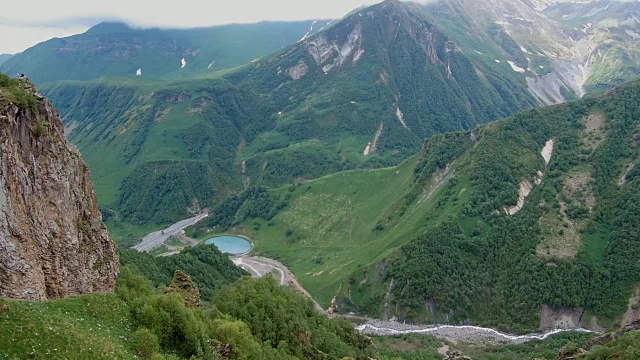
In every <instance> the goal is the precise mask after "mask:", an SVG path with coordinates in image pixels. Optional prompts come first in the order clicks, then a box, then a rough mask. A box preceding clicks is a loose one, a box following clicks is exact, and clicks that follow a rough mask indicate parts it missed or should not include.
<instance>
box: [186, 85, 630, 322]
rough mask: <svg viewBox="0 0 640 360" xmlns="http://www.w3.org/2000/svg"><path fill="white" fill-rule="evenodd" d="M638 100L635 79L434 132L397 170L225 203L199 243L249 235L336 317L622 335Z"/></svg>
mask: <svg viewBox="0 0 640 360" xmlns="http://www.w3.org/2000/svg"><path fill="white" fill-rule="evenodd" d="M639 100H640V82H638V81H636V82H633V83H630V84H628V85H623V86H619V87H616V88H613V89H612V90H611V91H609V92H607V93H606V94H602V95H598V96H587V97H585V98H583V99H582V100H579V101H574V102H570V103H567V104H563V105H559V106H552V107H545V108H540V109H536V110H530V111H526V112H522V113H518V114H516V115H514V116H512V117H509V118H506V119H504V120H499V121H497V122H494V123H490V124H486V125H480V126H478V127H476V128H475V129H473V130H471V131H459V132H452V133H446V134H442V135H435V136H433V137H431V138H430V139H428V140H427V141H426V142H425V144H424V147H423V150H422V152H421V153H420V154H419V155H418V156H416V157H412V158H410V159H409V160H407V161H405V162H403V163H402V164H400V165H398V166H396V167H390V168H385V169H377V170H354V171H345V172H339V173H336V174H332V175H329V176H325V177H322V178H319V179H315V180H309V181H304V182H300V183H299V184H294V185H287V186H283V187H280V188H276V189H273V190H270V191H268V192H267V194H266V195H265V194H256V193H255V191H254V192H253V193H249V194H245V195H242V196H237V197H232V198H229V199H228V200H227V201H225V202H223V203H222V204H220V205H219V206H217V207H216V208H214V209H212V210H211V215H210V217H209V220H208V223H206V224H202V225H201V226H200V228H198V229H195V230H190V233H192V234H194V236H201V237H204V236H210V235H207V234H208V233H207V231H214V232H215V233H222V232H232V233H237V234H242V235H244V236H247V237H249V238H251V239H252V241H253V242H254V244H255V251H256V252H258V253H261V254H265V255H266V256H270V257H273V258H277V259H279V260H280V261H282V262H283V263H285V264H287V265H288V266H289V267H290V269H291V270H292V271H293V273H294V274H295V275H296V276H297V277H298V279H299V280H300V282H301V283H302V285H303V286H304V287H305V288H306V289H307V290H308V291H309V292H310V293H311V294H312V295H313V296H314V298H315V299H317V300H318V301H319V302H320V304H321V305H322V306H324V307H330V309H332V310H335V311H339V312H347V313H350V312H354V313H356V314H361V315H367V316H371V317H376V318H382V319H397V320H399V321H407V322H417V323H440V324H442V323H445V324H446V323H448V324H468V323H471V324H482V325H484V326H492V327H499V328H503V329H509V330H510V331H516V332H520V331H537V330H541V329H553V328H556V327H567V326H569V327H587V328H592V329H601V328H603V327H604V328H614V327H615V326H616V324H624V323H626V322H628V321H630V320H633V318H634V314H636V311H637V310H636V309H635V307H634V306H633V304H634V303H635V302H636V301H637V294H636V295H634V288H635V287H636V286H637V285H638V284H639V283H640V277H638V274H640V273H639V272H638V270H639V269H638V262H637V261H636V259H637V258H638V257H639V256H640V253H639V251H640V250H639V249H640V244H639V243H638V237H637V236H636V234H637V233H638V230H639V229H638V228H637V227H638V222H637V221H636V220H635V219H637V218H638V216H640V213H639V209H640V197H638V195H637V194H640V191H639V190H640V188H639V187H640V177H638V175H639V174H640V172H639V171H638V166H637V163H638V159H639V158H640V142H639V141H638V139H639V138H640V122H639V120H638V119H640V116H638V115H640V101H639ZM209 234H210V233H209ZM635 316H637V315H635ZM558 319H569V320H567V321H565V322H563V321H564V320H563V321H560V320H558Z"/></svg>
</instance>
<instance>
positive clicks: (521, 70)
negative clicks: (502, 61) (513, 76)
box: [507, 60, 526, 73]
mask: <svg viewBox="0 0 640 360" xmlns="http://www.w3.org/2000/svg"><path fill="white" fill-rule="evenodd" d="M507 62H508V63H509V65H511V68H512V69H513V71H515V72H519V73H524V72H525V71H526V70H525V69H523V68H521V67H520V66H518V65H516V63H514V62H513V61H511V60H507Z"/></svg>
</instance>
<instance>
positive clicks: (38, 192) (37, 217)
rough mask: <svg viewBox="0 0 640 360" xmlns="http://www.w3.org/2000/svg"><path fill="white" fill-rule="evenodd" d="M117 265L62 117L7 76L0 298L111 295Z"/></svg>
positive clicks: (1, 148)
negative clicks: (92, 293) (102, 293)
mask: <svg viewBox="0 0 640 360" xmlns="http://www.w3.org/2000/svg"><path fill="white" fill-rule="evenodd" d="M118 266H119V265H118V252H117V249H116V246H115V245H114V243H113V242H112V241H111V239H110V238H109V235H108V233H107V229H106V228H105V226H104V224H103V223H102V220H101V215H100V212H99V211H98V206H97V201H96V196H95V192H94V189H93V185H92V184H91V175H90V173H89V170H88V168H87V167H86V165H85V164H84V161H83V160H82V157H81V156H80V153H79V151H78V150H77V149H76V148H75V147H74V146H73V145H71V144H69V143H67V141H66V139H65V137H64V132H63V126H62V122H61V121H60V118H59V117H58V113H57V111H55V110H54V109H53V107H52V106H51V105H50V104H49V102H48V101H47V99H45V98H43V97H42V96H41V95H39V94H38V93H37V92H36V89H35V88H34V87H33V86H32V85H31V84H30V83H29V82H28V81H26V80H14V79H9V78H8V77H6V76H2V77H0V296H2V297H9V298H19V299H29V300H45V299H55V298H61V297H65V296H69V295H78V294H85V293H91V292H111V291H113V289H114V286H115V278H116V275H117V273H118Z"/></svg>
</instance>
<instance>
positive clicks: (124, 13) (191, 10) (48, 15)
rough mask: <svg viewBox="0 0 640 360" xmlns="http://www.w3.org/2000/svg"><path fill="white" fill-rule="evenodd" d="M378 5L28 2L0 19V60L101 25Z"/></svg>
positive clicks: (314, 14)
mask: <svg viewBox="0 0 640 360" xmlns="http://www.w3.org/2000/svg"><path fill="white" fill-rule="evenodd" d="M380 1H381V0H209V1H202V0H178V1H168V0H154V1H150V0H144V1H140V0H84V1H82V0H30V1H8V3H9V4H3V6H2V8H3V9H2V10H3V11H2V12H1V13H0V54H3V53H16V52H20V51H23V50H24V49H26V48H28V47H31V46H33V45H35V44H37V43H39V42H42V41H45V40H48V39H50V38H52V37H64V36H69V35H72V34H77V33H81V32H84V31H86V30H87V29H88V28H89V27H91V26H92V25H95V24H96V23H99V22H100V21H103V20H116V19H118V20H124V21H126V22H128V23H131V24H133V25H138V26H144V27H149V26H160V27H194V26H210V25H219V24H228V23H247V22H257V21H263V20H306V19H316V18H323V19H324V18H340V17H342V16H343V15H345V14H346V13H347V12H349V11H351V10H353V9H355V8H357V7H359V6H363V5H371V4H375V3H378V2H380Z"/></svg>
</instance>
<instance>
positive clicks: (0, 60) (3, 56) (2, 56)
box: [0, 54, 13, 65]
mask: <svg viewBox="0 0 640 360" xmlns="http://www.w3.org/2000/svg"><path fill="white" fill-rule="evenodd" d="M12 56H13V55H11V54H0V65H2V64H3V63H4V62H5V61H7V60H9V59H10V58H11V57H12Z"/></svg>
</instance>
